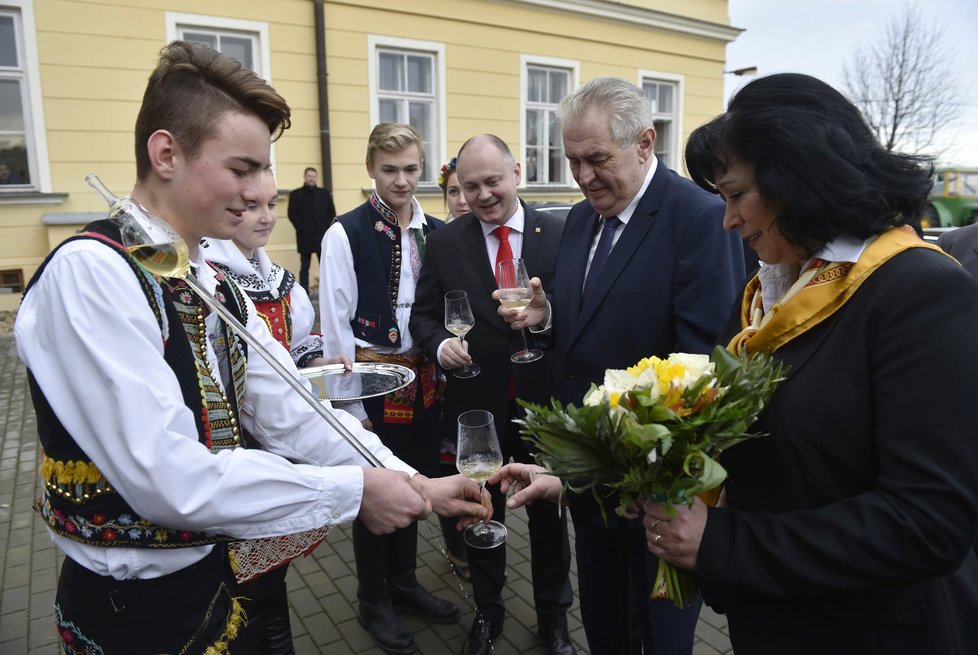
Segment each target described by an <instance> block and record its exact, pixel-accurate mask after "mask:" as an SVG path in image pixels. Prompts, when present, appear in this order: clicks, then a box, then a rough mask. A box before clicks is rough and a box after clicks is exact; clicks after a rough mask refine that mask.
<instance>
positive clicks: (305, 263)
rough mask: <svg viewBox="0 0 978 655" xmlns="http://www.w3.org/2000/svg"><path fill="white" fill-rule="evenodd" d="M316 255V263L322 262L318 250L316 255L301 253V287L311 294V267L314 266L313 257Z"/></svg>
mask: <svg viewBox="0 0 978 655" xmlns="http://www.w3.org/2000/svg"><path fill="white" fill-rule="evenodd" d="M313 254H315V255H316V261H317V262H318V261H319V260H320V254H319V251H318V250H317V251H316V252H315V253H311V252H300V253H299V286H301V287H302V288H303V289H305V290H306V293H309V266H310V264H312V256H313Z"/></svg>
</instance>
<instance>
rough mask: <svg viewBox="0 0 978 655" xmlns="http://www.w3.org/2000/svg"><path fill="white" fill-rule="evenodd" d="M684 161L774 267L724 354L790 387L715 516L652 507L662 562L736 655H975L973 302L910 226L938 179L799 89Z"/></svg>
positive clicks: (652, 538) (752, 287) (717, 125)
mask: <svg viewBox="0 0 978 655" xmlns="http://www.w3.org/2000/svg"><path fill="white" fill-rule="evenodd" d="M686 162H687V168H688V170H689V172H690V174H691V176H692V178H693V179H694V180H695V181H696V182H697V183H698V184H699V185H700V186H702V187H704V188H706V189H709V190H711V191H714V192H716V193H718V194H720V196H721V197H723V198H724V199H725V201H726V203H727V211H726V214H725V216H724V227H726V228H727V229H728V230H736V231H738V232H740V234H741V235H742V236H743V238H744V239H745V241H747V243H748V245H750V246H751V247H752V248H753V249H754V250H756V251H757V253H758V255H759V256H760V258H761V260H762V261H763V262H764V263H765V264H764V265H763V266H762V267H761V269H760V270H759V272H758V274H757V275H755V276H754V277H753V278H752V279H751V280H750V281H749V282H748V283H747V286H746V288H745V290H744V293H743V298H742V301H741V302H740V303H738V304H737V306H736V307H735V311H734V316H733V317H732V321H731V324H730V325H729V329H728V331H727V333H726V336H725V337H721V338H722V339H724V341H723V342H724V343H728V342H729V345H728V348H729V349H730V350H732V351H733V352H735V353H740V354H746V355H748V356H750V355H754V354H756V353H769V354H772V355H773V356H774V357H777V358H779V359H781V360H783V361H784V362H785V364H786V365H787V379H786V380H785V381H784V382H783V383H782V384H781V386H780V388H779V389H778V391H777V392H776V393H775V395H774V397H773V398H772V400H771V402H770V404H769V405H768V407H767V408H766V409H765V411H764V413H763V414H762V415H761V418H760V419H759V421H758V423H757V425H756V426H754V429H755V430H756V431H758V432H761V433H765V434H766V435H767V436H765V437H763V438H760V439H752V440H750V441H746V442H743V443H741V444H738V445H736V446H734V447H732V448H730V449H728V450H727V451H726V452H725V453H724V455H723V456H722V458H721V462H722V464H723V466H724V467H725V468H726V469H727V471H728V473H729V477H728V479H727V482H726V486H725V492H726V503H725V505H724V506H721V507H716V508H707V507H706V506H704V505H703V504H702V503H701V502H700V501H698V500H697V501H696V502H695V504H694V505H693V506H692V507H689V508H687V507H682V508H680V509H679V511H678V513H670V512H667V511H666V510H665V508H663V506H661V505H657V504H654V503H646V508H645V509H646V512H647V517H646V519H645V526H646V530H647V538H648V544H649V549H650V550H651V552H652V553H653V554H655V555H656V556H658V557H661V558H664V559H666V560H668V561H670V562H672V563H674V564H676V565H678V566H681V567H683V568H686V569H690V570H695V571H696V573H697V577H698V580H699V585H700V588H701V590H702V593H703V598H704V600H705V601H706V602H707V603H708V604H709V605H712V606H714V607H716V608H717V609H719V610H721V611H725V612H726V614H727V616H728V620H729V626H730V638H731V642H732V644H733V647H734V650H735V652H736V653H737V655H750V654H756V653H771V654H778V655H782V654H784V653H792V654H805V653H813V654H814V653H819V654H825V653H832V654H833V655H838V654H843V655H844V654H848V653H851V654H853V655H856V654H858V655H865V654H868V653H874V654H886V653H894V654H895V653H940V654H941V655H950V654H961V655H964V654H974V653H978V623H976V621H975V617H978V558H976V556H975V553H974V551H973V550H972V546H973V544H974V543H975V537H976V534H978V439H976V426H978V403H976V402H975V399H974V393H975V389H976V388H978V340H976V339H975V338H974V331H975V326H976V325H978V293H975V291H976V288H975V282H974V281H973V280H972V279H971V278H970V277H969V276H968V274H967V273H966V272H965V271H964V270H962V269H961V268H960V266H958V265H957V264H956V263H955V262H954V261H953V260H952V259H951V258H949V257H947V256H945V255H943V254H942V253H941V252H940V251H938V250H937V249H936V248H934V247H932V246H930V245H928V244H926V243H924V242H923V241H921V240H920V239H919V238H918V237H917V236H916V235H915V234H914V233H913V231H912V230H911V229H909V228H908V227H906V225H907V223H908V221H909V220H910V219H911V218H912V217H914V216H916V215H917V213H918V212H919V210H920V208H921V206H922V203H923V201H924V199H925V197H926V195H927V191H928V189H929V186H930V181H929V180H930V167H929V165H927V163H926V162H925V161H924V160H921V159H919V158H916V157H911V156H907V155H901V154H897V153H891V152H887V151H885V150H884V149H882V148H881V147H880V146H879V144H878V143H877V142H876V140H875V138H874V136H873V134H872V132H871V131H870V129H869V127H868V126H867V124H866V122H865V121H864V119H863V117H862V116H861V114H860V113H859V111H858V110H857V109H856V108H855V107H854V106H853V105H852V104H851V103H850V102H849V101H848V100H846V99H845V98H844V97H843V96H842V95H841V94H840V93H838V92H837V91H836V90H834V89H833V88H831V87H829V86H828V85H826V84H824V83H822V82H820V81H819V80H817V79H815V78H812V77H808V76H805V75H796V74H782V75H772V76H770V77H766V78H761V79H758V80H755V81H754V82H751V83H750V84H748V85H747V86H745V87H744V88H743V89H742V90H741V91H740V92H739V93H738V94H737V95H736V97H734V99H733V100H731V102H730V105H729V108H728V111H727V112H726V113H725V114H723V115H721V116H720V117H718V118H716V119H714V120H713V121H712V122H710V123H708V124H706V125H704V126H703V127H700V128H699V129H697V130H696V131H694V132H693V134H692V135H691V136H690V139H689V141H688V144H687V147H686Z"/></svg>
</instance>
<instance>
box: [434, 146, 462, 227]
mask: <svg viewBox="0 0 978 655" xmlns="http://www.w3.org/2000/svg"><path fill="white" fill-rule="evenodd" d="M456 162H457V158H456V157H452V158H451V160H449V161H448V162H446V163H445V164H443V165H442V167H441V173H440V174H439V175H438V186H440V187H441V194H442V197H443V198H444V199H445V206H446V207H448V217H447V218H446V219H445V222H446V223H450V222H451V221H452V219H455V218H458V217H459V216H464V215H465V214H468V213H469V205H468V203H467V202H465V196H464V195H463V194H462V185H461V184H460V183H459V181H458V174H457V173H456V172H455V164H456Z"/></svg>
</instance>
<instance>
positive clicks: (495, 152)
mask: <svg viewBox="0 0 978 655" xmlns="http://www.w3.org/2000/svg"><path fill="white" fill-rule="evenodd" d="M456 170H457V172H458V177H459V181H460V182H461V185H462V193H463V194H464V195H465V200H466V202H467V203H468V205H469V208H470V209H471V210H472V213H471V214H467V215H465V216H462V217H460V218H457V219H455V220H454V221H452V222H451V223H449V224H448V225H446V226H445V227H443V228H441V229H439V230H437V231H435V232H433V233H432V234H431V235H430V236H429V237H428V243H427V247H426V249H425V256H424V262H423V264H422V267H421V276H420V278H419V279H418V288H417V293H416V295H415V301H414V307H413V308H412V312H411V334H412V336H413V337H414V339H415V342H416V343H417V344H418V345H419V346H420V347H421V348H422V349H423V351H424V352H425V354H426V355H427V356H428V357H431V358H433V359H436V361H437V362H438V363H439V365H440V366H441V367H442V368H443V369H454V368H458V367H461V366H466V365H468V364H471V363H472V362H473V361H474V362H476V363H478V364H479V366H480V367H481V369H482V370H481V372H480V374H479V375H478V376H476V377H472V378H465V379H461V378H457V377H455V376H453V375H448V376H447V378H448V382H447V387H446V389H445V397H444V400H445V411H444V418H443V430H445V433H446V434H447V435H454V434H455V433H456V430H457V425H458V416H459V414H460V413H462V412H464V411H466V410H469V409H487V410H490V411H491V412H492V414H493V418H494V422H495V425H496V428H497V432H498V434H499V438H500V442H501V445H502V449H503V457H504V459H505V460H507V461H508V460H509V458H510V457H513V458H515V459H516V460H517V461H521V462H529V461H532V459H531V457H530V454H529V453H528V451H527V448H526V444H524V442H523V441H522V440H521V438H520V436H519V433H518V430H517V427H516V426H515V425H514V424H513V422H512V419H513V418H514V417H516V416H518V412H519V411H520V410H519V409H518V406H517V404H516V401H515V398H516V397H520V398H524V399H527V400H532V401H535V402H544V401H546V400H547V399H548V398H549V397H550V395H551V392H550V361H549V357H548V355H547V353H548V352H549V348H548V346H549V343H548V342H543V341H541V342H537V343H535V344H531V346H532V345H535V346H537V347H538V348H540V349H541V350H543V351H544V353H545V355H544V357H543V359H541V360H538V361H535V362H531V363H527V364H514V363H512V362H511V361H510V356H511V355H512V354H513V353H515V352H517V351H519V350H522V349H523V341H522V337H521V336H520V334H519V333H517V332H514V331H513V330H512V329H510V327H509V326H508V325H507V324H506V322H505V321H504V320H503V319H502V318H501V317H500V316H499V314H498V313H497V311H496V309H497V307H498V303H497V302H496V301H494V300H492V297H491V296H492V292H493V291H495V290H496V288H497V284H496V277H495V272H496V270H497V264H498V262H501V261H503V260H505V259H513V258H522V259H523V260H524V262H525V265H526V268H527V271H528V272H529V274H530V275H532V276H535V277H538V278H540V279H541V280H542V282H543V285H544V287H545V288H549V285H550V282H551V280H552V278H553V271H554V266H555V264H556V256H557V248H558V246H559V244H560V236H561V232H562V231H563V225H564V223H563V220H562V219H559V218H557V217H554V216H551V215H549V214H544V213H542V212H536V211H534V210H533V209H530V208H529V207H527V206H526V205H525V204H524V203H523V202H521V201H520V199H519V198H518V197H517V186H518V185H519V182H520V166H519V164H518V163H516V161H515V160H514V158H513V155H512V153H511V152H510V149H509V147H507V145H506V144H505V143H504V142H503V141H502V140H501V139H499V138H498V137H495V136H492V135H488V134H483V135H479V136H475V137H473V138H471V139H469V140H468V141H467V142H466V143H465V144H464V145H463V146H462V148H461V150H460V151H459V153H458V164H457V169H456ZM456 289H461V290H464V291H465V292H466V293H467V294H468V297H469V303H470V305H471V306H472V313H473V315H474V316H475V327H473V328H472V331H471V332H469V333H468V334H467V335H466V338H465V341H464V342H460V341H459V340H458V339H456V338H454V337H453V336H452V335H451V334H450V333H449V332H448V331H447V330H446V329H445V327H444V325H443V320H444V296H445V293H446V292H448V291H452V290H456ZM492 493H493V506H494V508H495V515H494V516H495V518H497V519H498V520H504V517H505V511H506V508H505V502H504V501H505V497H504V496H502V495H501V494H500V493H499V490H498V488H496V489H493V491H492ZM527 515H528V518H529V530H530V553H531V557H532V564H531V566H532V573H533V597H534V605H535V608H536V611H537V630H538V632H539V634H540V637H541V639H542V640H543V642H544V644H545V645H546V647H547V649H548V652H550V653H556V654H559V655H566V654H569V653H574V652H575V651H574V647H573V646H572V645H571V643H570V639H569V637H568V634H567V618H566V611H567V608H568V607H570V604H571V598H572V596H571V588H570V583H569V580H568V572H569V569H570V548H569V545H568V541H567V523H566V517H565V516H564V514H563V513H562V512H561V511H560V509H559V508H558V507H556V506H555V505H553V504H551V503H536V504H534V505H533V506H532V507H528V508H527ZM469 568H470V571H471V574H472V587H473V590H474V596H475V601H476V604H477V605H478V608H479V613H480V615H481V616H479V617H476V620H475V621H474V622H473V625H472V629H471V632H470V633H469V639H468V640H467V641H466V643H465V647H464V653H466V654H467V655H468V654H473V655H474V654H479V655H481V654H482V653H489V652H491V648H492V646H491V644H492V640H494V639H495V638H496V637H498V636H499V635H500V634H501V632H502V627H503V619H504V617H505V607H504V606H503V601H502V588H503V583H504V580H505V569H506V547H505V546H501V547H499V548H494V549H491V550H475V549H472V548H470V549H469Z"/></svg>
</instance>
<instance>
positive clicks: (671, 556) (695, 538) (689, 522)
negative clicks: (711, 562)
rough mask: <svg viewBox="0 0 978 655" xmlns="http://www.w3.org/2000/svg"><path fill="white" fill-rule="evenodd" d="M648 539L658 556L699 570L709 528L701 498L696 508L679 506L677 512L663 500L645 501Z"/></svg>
mask: <svg viewBox="0 0 978 655" xmlns="http://www.w3.org/2000/svg"><path fill="white" fill-rule="evenodd" d="M644 507H645V520H644V524H645V540H646V542H647V543H648V545H649V552H651V553H652V554H653V555H655V556H656V557H661V558H662V559H664V560H666V561H667V562H670V563H672V564H675V565H676V566H678V567H680V568H683V569H687V570H689V571H695V570H696V558H697V556H698V555H699V551H700V542H701V541H702V540H703V531H704V530H706V519H707V511H706V505H704V504H703V501H702V500H700V499H699V498H697V499H696V500H695V501H694V502H693V506H692V507H687V506H686V505H677V506H675V508H674V510H673V512H672V513H671V514H670V512H669V511H668V510H667V509H666V506H665V505H663V504H661V503H653V502H651V501H648V500H647V501H645V502H644Z"/></svg>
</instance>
